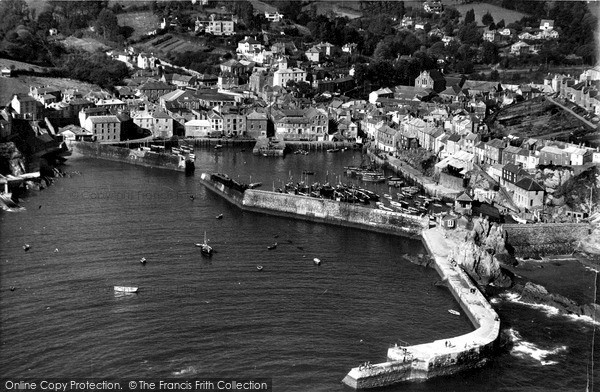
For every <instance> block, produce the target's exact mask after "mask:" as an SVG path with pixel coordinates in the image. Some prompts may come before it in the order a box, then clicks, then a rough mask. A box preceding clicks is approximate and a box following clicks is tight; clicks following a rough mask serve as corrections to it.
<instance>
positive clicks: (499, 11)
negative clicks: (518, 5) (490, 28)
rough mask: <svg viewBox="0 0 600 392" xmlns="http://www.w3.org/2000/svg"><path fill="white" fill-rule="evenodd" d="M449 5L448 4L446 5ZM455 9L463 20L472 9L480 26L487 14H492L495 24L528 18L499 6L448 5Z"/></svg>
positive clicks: (474, 4)
mask: <svg viewBox="0 0 600 392" xmlns="http://www.w3.org/2000/svg"><path fill="white" fill-rule="evenodd" d="M446 4H447V3H446ZM448 5H452V6H453V7H455V8H456V9H457V10H458V11H459V12H460V14H461V20H464V18H465V14H466V13H467V11H469V10H470V9H471V8H472V9H473V11H475V21H476V22H477V24H478V25H482V23H481V17H482V16H483V15H485V13H486V12H488V11H489V12H490V14H492V17H494V22H499V21H500V20H501V19H504V22H505V23H506V24H509V23H513V22H516V21H517V20H521V18H523V17H524V16H528V15H527V14H524V13H522V12H517V11H512V10H507V9H505V8H502V7H499V6H497V5H493V4H488V3H470V4H448Z"/></svg>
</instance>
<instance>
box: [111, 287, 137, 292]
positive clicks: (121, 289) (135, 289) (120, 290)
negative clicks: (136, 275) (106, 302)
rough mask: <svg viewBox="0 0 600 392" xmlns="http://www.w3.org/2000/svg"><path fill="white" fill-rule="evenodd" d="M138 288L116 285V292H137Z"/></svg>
mask: <svg viewBox="0 0 600 392" xmlns="http://www.w3.org/2000/svg"><path fill="white" fill-rule="evenodd" d="M137 292H138V288H137V287H132V286H115V293H137Z"/></svg>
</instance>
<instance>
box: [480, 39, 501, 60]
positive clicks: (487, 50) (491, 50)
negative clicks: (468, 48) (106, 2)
mask: <svg viewBox="0 0 600 392" xmlns="http://www.w3.org/2000/svg"><path fill="white" fill-rule="evenodd" d="M481 59H482V61H483V63H484V64H496V63H497V62H498V59H499V57H498V47H497V46H496V45H494V44H493V43H491V42H488V41H484V42H483V43H482V44H481Z"/></svg>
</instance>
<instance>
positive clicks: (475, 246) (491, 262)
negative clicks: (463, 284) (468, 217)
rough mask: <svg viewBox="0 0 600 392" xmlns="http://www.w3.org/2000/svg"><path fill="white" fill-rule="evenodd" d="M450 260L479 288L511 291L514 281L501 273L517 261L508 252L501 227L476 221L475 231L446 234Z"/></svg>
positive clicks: (485, 220)
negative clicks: (507, 288) (507, 264)
mask: <svg viewBox="0 0 600 392" xmlns="http://www.w3.org/2000/svg"><path fill="white" fill-rule="evenodd" d="M447 235H450V236H452V237H453V241H449V242H450V247H451V256H450V257H451V258H453V259H454V261H455V262H456V263H457V264H458V265H460V266H461V267H462V268H463V269H464V270H465V272H466V273H467V274H468V275H469V276H470V277H471V279H473V280H474V281H475V282H477V284H479V285H480V286H486V285H488V284H491V285H494V286H499V287H510V286H511V285H512V280H511V278H510V277H509V276H508V275H507V274H506V273H505V272H504V271H503V270H502V268H501V264H502V263H512V261H513V260H514V259H513V258H512V257H511V256H510V255H509V253H508V251H507V249H506V232H505V231H504V230H503V228H502V226H500V225H497V224H496V223H491V224H490V222H489V221H488V220H487V219H484V218H475V219H473V229H472V230H470V231H469V230H467V231H458V232H455V233H450V234H447Z"/></svg>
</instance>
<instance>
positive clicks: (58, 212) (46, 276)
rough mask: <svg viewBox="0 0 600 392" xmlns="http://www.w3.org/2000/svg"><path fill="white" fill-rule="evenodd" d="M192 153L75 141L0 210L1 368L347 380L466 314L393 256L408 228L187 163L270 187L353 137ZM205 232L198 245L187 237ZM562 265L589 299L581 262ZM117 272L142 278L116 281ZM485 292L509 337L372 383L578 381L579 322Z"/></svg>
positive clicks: (325, 160)
mask: <svg viewBox="0 0 600 392" xmlns="http://www.w3.org/2000/svg"><path fill="white" fill-rule="evenodd" d="M196 156H197V161H196V176H195V177H185V176H184V175H183V174H181V173H175V172H171V171H167V170H159V169H150V168H143V167H136V166H130V165H126V164H120V163H115V162H109V161H101V160H94V159H90V158H82V157H73V158H71V159H69V161H68V163H67V165H66V166H65V167H64V168H63V170H64V171H66V172H73V173H75V172H81V174H73V175H72V176H71V177H70V178H66V177H65V178H59V179H57V180H56V182H55V184H54V185H53V186H51V187H50V188H48V189H46V190H43V191H41V192H32V193H31V194H30V195H28V196H27V197H26V198H25V199H24V200H23V203H22V204H23V206H25V207H26V210H25V211H21V212H0V294H1V295H0V321H1V324H0V343H1V344H0V373H1V375H2V377H7V378H10V379H11V380H20V379H42V378H49V377H80V378H88V377H94V378H109V377H110V378H117V379H123V380H127V379H129V378H131V379H140V378H154V379H156V378H180V379H182V380H183V379H193V378H205V377H235V378H238V379H240V378H242V377H255V378H256V377H271V378H273V386H274V390H276V391H347V390H350V389H349V388H347V387H345V386H344V385H343V384H341V380H342V378H343V377H344V376H345V374H346V373H347V372H348V371H349V370H350V369H351V368H352V367H354V366H357V365H358V364H360V363H361V362H364V361H371V362H373V363H375V362H380V361H383V360H385V357H386V352H387V348H388V347H389V346H390V345H391V344H394V343H396V342H400V341H405V342H408V343H411V344H412V343H422V342H426V341H429V340H433V339H439V338H443V337H450V336H453V335H456V334H462V333H466V332H468V331H470V330H471V325H470V323H469V322H468V320H467V318H466V317H464V316H460V317H456V316H454V315H452V314H450V313H448V311H447V310H448V309H452V308H457V305H456V303H455V301H454V299H453V297H452V295H451V294H450V293H449V292H448V291H447V290H445V289H443V288H439V287H436V286H434V282H435V281H436V280H437V279H438V275H437V273H436V272H435V271H434V270H433V269H426V268H423V267H419V266H416V265H413V264H411V263H410V262H408V261H407V260H406V259H404V258H403V254H412V255H414V254H419V253H424V252H425V250H424V248H423V246H422V244H421V243H420V242H419V241H417V240H413V239H405V238H401V237H394V236H388V235H382V234H377V233H370V232H367V231H361V230H356V229H347V228H341V227H336V226H328V225H323V224H316V223H310V222H303V221H298V220H291V219H284V218H277V217H270V216H266V215H261V214H254V213H246V212H242V211H240V210H238V209H237V208H236V207H233V206H232V205H230V204H228V203H227V202H225V201H224V200H223V199H221V198H220V197H218V196H216V195H214V194H213V193H211V192H209V191H207V190H206V189H205V188H204V187H203V186H202V185H201V184H200V183H199V181H198V176H199V174H200V172H203V171H206V172H214V171H218V172H224V173H228V174H229V175H230V176H231V177H233V178H238V176H239V179H240V180H241V181H243V182H262V183H263V189H271V188H272V187H279V186H281V183H282V181H286V180H287V179H288V178H289V176H290V175H291V176H293V177H294V179H295V180H296V181H298V180H300V173H301V172H302V170H311V171H315V172H316V174H315V176H311V177H312V178H311V181H322V182H324V181H325V180H329V181H331V182H335V181H338V180H341V181H343V182H348V181H349V180H348V179H347V178H345V177H344V176H343V174H342V173H343V170H342V168H343V166H346V165H358V164H360V163H361V155H360V154H359V153H355V152H350V151H347V152H343V153H339V154H327V153H313V154H310V155H307V156H303V155H289V156H287V157H286V158H285V159H281V158H265V157H255V156H253V155H252V154H251V153H250V152H242V151H240V150H239V149H230V150H223V151H220V152H215V151H213V150H208V149H206V150H197V153H196ZM371 189H374V190H376V191H378V192H379V193H384V192H387V191H388V189H387V187H385V186H384V185H377V186H375V185H373V186H372V187H371ZM190 195H194V196H195V198H194V200H191V198H190V197H189V196H190ZM218 214H223V215H224V217H223V219H221V220H217V219H215V216H216V215H218ZM204 232H206V234H207V236H208V238H209V240H210V243H211V244H212V246H213V247H214V249H215V250H216V252H217V253H216V254H215V255H214V256H213V257H212V258H211V259H207V258H204V257H202V256H201V255H200V252H199V250H198V248H196V247H194V243H195V242H201V241H202V239H203V236H204ZM276 236H277V237H276ZM273 242H277V243H278V244H279V245H278V247H277V248H276V249H274V250H267V246H268V245H270V244H272V243H273ZM25 243H27V244H30V245H31V249H30V250H29V251H28V252H25V251H24V250H23V248H22V246H23V244H25ZM141 257H145V258H146V259H147V264H146V265H141V263H140V262H139V260H140V258H141ZM315 257H318V258H320V259H321V260H322V265H321V266H320V267H317V266H315V265H314V264H313V262H312V259H313V258H315ZM258 265H261V266H263V270H262V271H260V272H259V271H258V270H257V268H256V267H257V266H258ZM565 279H567V280H568V279H570V278H569V276H566V277H565ZM573 279H577V281H578V282H579V286H580V287H583V289H582V290H581V292H582V293H583V295H584V296H588V297H587V298H586V299H587V300H588V302H590V301H591V296H592V293H593V288H592V286H593V275H592V273H591V272H587V273H586V272H584V273H579V274H577V275H576V277H573ZM574 284H575V282H574ZM115 285H125V286H138V287H140V292H139V293H138V294H136V295H127V296H115V294H114V293H113V286H115ZM11 286H14V287H15V288H16V289H15V290H14V291H11V290H10V289H9V288H10V287H11ZM586 288H588V289H589V290H587V289H586ZM493 302H494V306H495V307H496V309H497V310H498V312H499V314H500V317H501V319H502V320H503V321H505V325H504V335H505V336H506V337H507V339H506V340H507V341H509V342H511V344H510V345H509V346H507V348H506V349H504V350H503V351H502V352H500V353H499V355H498V356H497V357H496V358H495V359H494V360H493V361H492V363H491V364H490V365H489V366H487V367H485V368H483V369H480V370H477V371H473V372H467V373H463V374H459V375H456V376H451V377H445V378H439V379H434V380H431V381H428V382H425V383H413V384H402V385H398V386H394V387H390V388H387V389H385V390H389V391H483V390H494V391H547V390H561V391H566V390H571V391H583V390H585V384H586V371H587V369H588V368H587V366H588V360H589V357H590V350H591V337H592V330H593V326H592V323H591V322H589V321H585V320H581V319H579V320H575V319H571V318H568V317H563V316H555V315H551V314H549V313H548V311H546V310H544V309H532V308H531V307H528V306H525V305H521V304H519V303H517V302H515V301H513V300H511V297H510V296H503V297H501V298H496V299H494V301H493ZM599 340H600V339H597V340H596V341H597V343H596V350H595V352H596V361H597V366H596V370H595V373H596V374H595V376H596V381H597V382H598V385H597V390H600V381H599V380H600V376H599V375H598V374H599V373H600V372H599V370H600V357H599V356H598V353H599V352H600V345H599V344H598V341H599ZM2 388H3V387H2Z"/></svg>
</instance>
